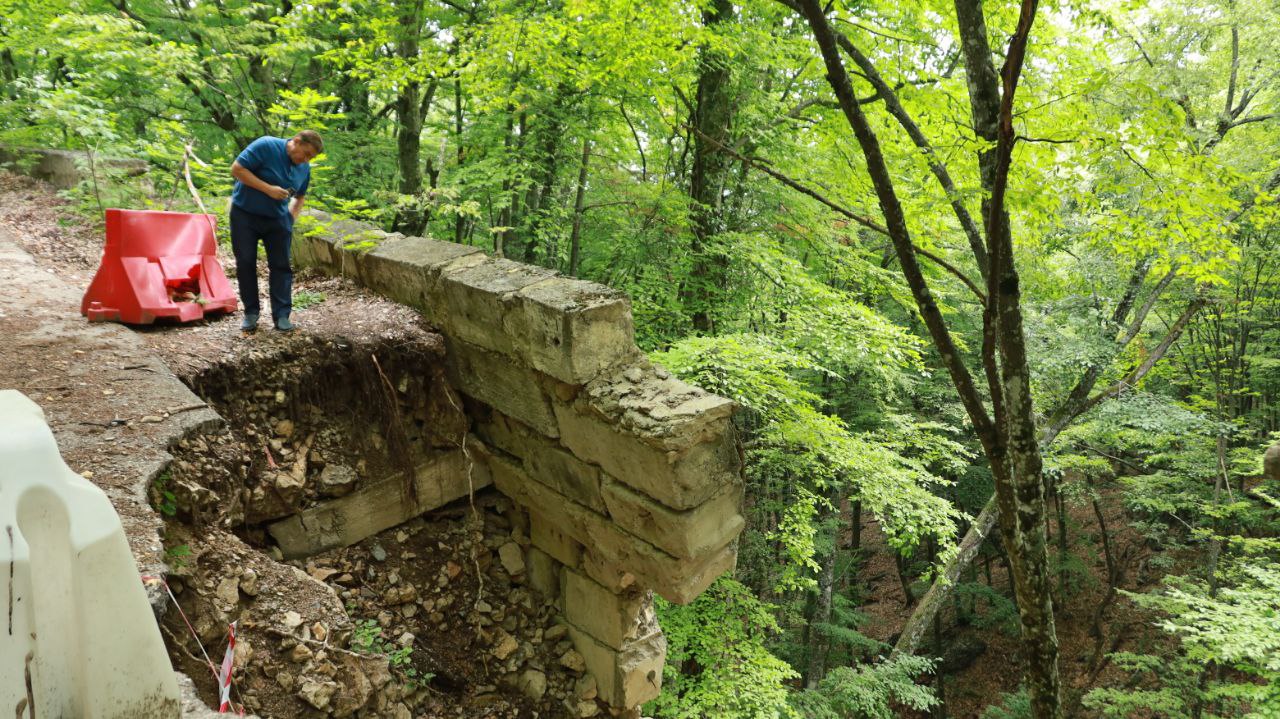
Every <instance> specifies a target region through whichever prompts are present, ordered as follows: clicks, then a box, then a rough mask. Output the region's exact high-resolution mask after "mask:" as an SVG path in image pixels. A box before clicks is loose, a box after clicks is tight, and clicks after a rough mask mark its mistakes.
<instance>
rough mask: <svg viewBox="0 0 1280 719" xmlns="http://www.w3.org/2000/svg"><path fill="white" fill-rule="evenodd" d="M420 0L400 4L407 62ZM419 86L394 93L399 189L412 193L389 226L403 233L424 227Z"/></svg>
mask: <svg viewBox="0 0 1280 719" xmlns="http://www.w3.org/2000/svg"><path fill="white" fill-rule="evenodd" d="M422 7H423V0H413V1H412V2H407V3H405V4H404V5H402V6H401V8H400V17H399V23H400V42H399V43H398V44H397V46H396V54H397V55H398V56H399V57H400V59H401V60H402V61H403V62H405V63H406V64H408V63H413V62H416V61H417V59H418V49H419V48H418V39H419V33H421V28H422ZM421 92H422V86H421V85H420V84H419V83H418V82H417V81H409V82H406V83H404V85H403V86H402V87H401V88H400V94H399V95H397V96H396V100H395V103H396V105H395V108H396V166H397V168H398V169H399V171H400V184H399V192H400V194H401V195H405V196H408V197H411V198H412V199H411V200H409V201H405V202H403V203H402V207H401V209H400V211H399V212H397V213H396V217H395V219H394V220H393V221H392V223H391V229H392V230H394V231H396V232H403V233H404V234H406V235H421V234H422V231H423V229H425V227H426V219H425V212H424V211H423V208H422V205H421V194H422V106H421V101H422V96H421Z"/></svg>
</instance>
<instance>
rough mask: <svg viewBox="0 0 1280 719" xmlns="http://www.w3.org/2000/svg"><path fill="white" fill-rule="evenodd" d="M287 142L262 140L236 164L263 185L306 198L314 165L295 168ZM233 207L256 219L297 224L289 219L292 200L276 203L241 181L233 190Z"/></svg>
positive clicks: (241, 156) (252, 146) (272, 139)
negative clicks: (276, 186) (289, 191)
mask: <svg viewBox="0 0 1280 719" xmlns="http://www.w3.org/2000/svg"><path fill="white" fill-rule="evenodd" d="M286 142H287V140H285V139H284V138H280V137H270V136H264V137H259V138H258V139H256V140H254V141H253V142H251V143H249V146H248V147H246V148H244V151H243V152H241V153H240V156H239V157H237V158H236V162H238V163H240V166H241V167H243V168H244V169H246V170H248V171H249V172H252V173H253V174H255V175H257V176H258V178H259V179H261V180H262V181H263V182H265V183H267V184H270V185H279V186H280V187H283V188H284V189H286V190H288V189H292V190H293V196H294V197H302V196H303V195H305V194H307V185H309V184H310V183H311V163H309V162H304V163H302V164H301V165H295V164H293V160H290V159H289V153H288V152H286V151H285V143H286ZM231 204H233V205H235V206H236V207H239V208H240V209H242V210H244V211H245V212H248V213H251V214H254V215H262V216H264V217H279V218H280V219H282V220H284V221H286V222H288V223H290V224H292V221H293V217H292V216H290V215H289V200H287V199H286V200H273V199H271V198H270V197H268V196H267V195H266V194H265V193H263V192H260V191H258V190H255V189H253V188H252V187H249V186H247V185H245V184H244V183H242V182H240V181H239V180H236V184H235V188H234V189H232V190H231Z"/></svg>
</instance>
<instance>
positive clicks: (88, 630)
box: [0, 390, 179, 719]
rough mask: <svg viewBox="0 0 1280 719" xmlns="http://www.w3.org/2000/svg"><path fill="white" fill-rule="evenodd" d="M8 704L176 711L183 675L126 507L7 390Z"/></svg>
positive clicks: (159, 713) (4, 645)
mask: <svg viewBox="0 0 1280 719" xmlns="http://www.w3.org/2000/svg"><path fill="white" fill-rule="evenodd" d="M0 612H3V613H0V714H3V715H5V716H15V713H16V716H17V717H18V719H25V718H26V717H31V719H35V718H36V717H63V718H64V719H71V718H72V717H77V718H83V719H126V718H128V719H160V718H161V717H163V718H165V719H169V718H170V717H177V716H178V714H179V702H178V685H177V681H176V678H175V676H174V672H173V668H172V667H171V666H170V664H169V658H168V656H167V655H166V653H165V648H164V642H163V640H162V639H161V637H160V630H159V627H158V626H157V625H156V620H155V617H154V616H153V615H152V613H151V607H150V605H149V604H148V602H147V596H146V592H145V591H144V590H143V587H142V582H141V580H140V578H139V577H138V572H137V569H136V567H135V564H134V561H133V556H132V555H131V554H130V552H129V545H128V543H127V541H126V540H125V535H124V530H123V528H122V527H121V525H120V519H119V517H118V516H117V515H116V513H115V510H114V509H113V508H112V506H111V502H110V501H109V500H108V499H107V497H106V495H105V494H103V493H102V490H100V489H98V488H97V487H95V486H93V485H92V484H90V483H89V482H88V481H87V480H85V479H84V478H82V477H80V476H79V475H77V474H76V473H75V472H72V471H71V468H69V467H68V466H67V465H66V464H65V463H64V462H63V461H62V456H61V455H60V454H59V453H58V445H57V443H56V442H55V441H54V438H53V432H52V431H50V429H49V427H48V425H47V424H46V423H45V419H44V413H43V412H42V411H41V410H40V408H39V407H38V406H37V405H36V404H35V403H34V402H32V401H31V400H29V399H27V398H26V397H25V396H23V395H22V394H20V393H18V392H16V391H13V390H3V391H0Z"/></svg>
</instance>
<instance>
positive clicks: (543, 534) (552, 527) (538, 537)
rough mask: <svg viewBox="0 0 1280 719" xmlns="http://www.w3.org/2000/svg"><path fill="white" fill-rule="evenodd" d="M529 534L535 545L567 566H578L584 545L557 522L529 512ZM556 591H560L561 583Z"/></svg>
mask: <svg viewBox="0 0 1280 719" xmlns="http://www.w3.org/2000/svg"><path fill="white" fill-rule="evenodd" d="M529 535H530V539H531V540H532V541H533V546H534V547H537V548H538V549H541V550H542V551H544V552H546V553H547V554H548V555H549V556H550V557H551V558H552V559H555V560H556V561H557V562H559V563H561V564H563V565H565V566H567V567H576V566H578V562H579V561H581V559H582V545H581V544H580V543H579V542H578V540H576V539H574V538H573V537H570V536H568V535H566V534H565V533H564V532H561V531H560V530H559V529H558V528H557V525H556V524H554V523H552V522H550V521H548V520H546V519H543V518H542V516H541V515H539V514H538V513H536V512H530V513H529ZM556 591H559V584H557V585H556Z"/></svg>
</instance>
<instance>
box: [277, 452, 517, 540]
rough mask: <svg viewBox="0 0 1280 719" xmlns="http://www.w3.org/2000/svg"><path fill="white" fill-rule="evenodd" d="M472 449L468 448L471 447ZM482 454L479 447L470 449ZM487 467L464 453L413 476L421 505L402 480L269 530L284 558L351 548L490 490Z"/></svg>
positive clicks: (378, 485)
mask: <svg viewBox="0 0 1280 719" xmlns="http://www.w3.org/2000/svg"><path fill="white" fill-rule="evenodd" d="M469 449H470V447H469ZM470 451H471V452H473V453H478V452H479V451H480V448H478V447H477V448H476V449H470ZM491 482H492V480H491V478H490V473H489V470H488V465H486V464H485V463H484V462H474V463H472V462H470V461H469V460H468V459H467V457H466V456H465V455H464V454H463V453H462V451H461V450H455V451H452V452H448V453H445V454H442V455H440V456H438V457H435V458H434V459H432V460H431V461H429V462H427V463H424V464H422V465H420V466H419V467H418V469H417V476H416V477H415V485H414V486H415V488H416V489H417V496H418V502H417V504H416V505H415V504H412V503H409V502H405V501H404V498H403V484H402V480H401V477H400V476H395V477H389V478H387V479H384V480H382V481H380V482H376V483H374V484H370V485H369V486H367V487H364V488H362V489H359V490H357V491H356V492H354V493H352V494H348V495H347V496H345V497H340V498H338V499H334V500H331V501H328V502H324V503H322V504H318V505H316V506H314V507H311V508H310V509H307V510H305V511H303V512H299V513H298V514H295V515H293V516H291V517H289V518H287V519H283V520H281V521H279V522H276V523H274V524H272V525H270V526H269V527H268V528H267V530H268V531H269V532H270V533H271V536H272V537H273V538H274V539H275V540H276V543H277V544H279V545H280V551H281V552H282V553H283V554H284V557H285V559H296V558H299V557H307V556H310V555H312V554H316V553H318V552H323V551H325V550H327V549H333V548H335V547H348V546H351V545H352V544H355V543H356V542H359V541H361V540H363V539H365V538H366V537H370V536H372V535H374V534H377V533H378V532H381V531H382V530H384V529H388V528H390V527H394V526H396V525H397V524H401V523H403V522H405V521H407V520H409V519H412V518H413V517H416V516H418V515H419V514H422V513H423V512H426V511H429V510H432V509H435V508H437V507H441V506H443V505H445V504H448V503H449V502H452V501H453V500H455V499H458V498H460V497H465V496H467V494H468V493H469V492H470V491H472V490H478V489H481V488H483V487H487V486H489V484H491Z"/></svg>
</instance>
